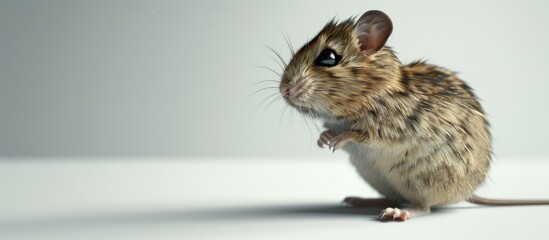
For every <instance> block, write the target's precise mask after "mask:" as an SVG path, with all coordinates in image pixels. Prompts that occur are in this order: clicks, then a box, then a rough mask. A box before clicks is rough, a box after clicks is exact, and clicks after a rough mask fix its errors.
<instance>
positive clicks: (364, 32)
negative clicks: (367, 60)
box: [355, 10, 393, 55]
mask: <svg viewBox="0 0 549 240" xmlns="http://www.w3.org/2000/svg"><path fill="white" fill-rule="evenodd" d="M355 27H356V36H357V38H358V41H359V43H360V50H362V51H366V54H368V55H370V54H374V53H376V52H377V51H379V49H381V48H382V47H383V45H385V42H387V39H388V38H389V36H390V35H391V32H393V23H392V22H391V19H390V18H389V16H387V15H386V14H385V13H383V12H382V11H378V10H372V11H368V12H366V13H364V14H362V16H361V17H360V18H359V19H358V21H357V22H356V25H355Z"/></svg>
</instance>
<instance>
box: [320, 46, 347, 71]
mask: <svg viewBox="0 0 549 240" xmlns="http://www.w3.org/2000/svg"><path fill="white" fill-rule="evenodd" d="M339 60H341V56H339V55H337V53H336V52H335V51H334V50H333V49H329V48H326V49H324V50H322V52H320V54H319V55H318V57H317V58H316V60H315V65H316V66H323V67H333V66H335V65H337V64H338V63H339Z"/></svg>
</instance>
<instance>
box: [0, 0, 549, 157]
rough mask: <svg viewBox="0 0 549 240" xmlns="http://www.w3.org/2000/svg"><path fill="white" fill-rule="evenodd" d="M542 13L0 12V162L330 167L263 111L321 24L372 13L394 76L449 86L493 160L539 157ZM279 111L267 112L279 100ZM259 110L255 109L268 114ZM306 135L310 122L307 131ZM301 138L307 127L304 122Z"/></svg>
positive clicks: (294, 8) (228, 8) (399, 6)
mask: <svg viewBox="0 0 549 240" xmlns="http://www.w3.org/2000/svg"><path fill="white" fill-rule="evenodd" d="M548 8H549V5H547V1H452V2H450V1H421V0H420V1H364V0H361V1H2V2H0V155H2V156H23V157H41V156H53V157H55V156H71V157H74V156H92V157H93V156H129V157H135V156H137V157H139V156H175V157H189V156H190V157H219V158H224V157H227V156H230V157H260V158H264V157H273V156H277V157H285V158H287V157H311V156H316V157H330V156H331V155H328V153H327V152H326V151H322V150H320V149H317V148H316V147H315V141H316V138H317V136H318V130H316V128H314V127H313V126H312V125H311V126H309V127H308V126H307V125H306V124H305V120H304V119H303V118H302V117H301V116H299V115H298V114H297V112H295V111H290V110H288V111H286V112H285V113H284V115H283V116H281V115H282V112H283V111H282V109H283V107H284V103H283V102H282V101H275V102H273V103H272V104H270V105H269V102H270V99H268V100H267V101H265V102H263V103H262V101H263V100H264V99H265V98H267V97H268V96H269V95H271V94H275V95H276V89H275V88H273V89H267V90H266V91H262V92H260V93H258V94H256V95H253V96H251V97H249V96H248V95H250V94H251V93H253V92H254V91H255V90H258V89H262V88H263V87H276V83H273V84H270V85H269V84H258V85H254V86H251V85H253V84H254V83H257V82H260V81H262V80H267V79H271V80H278V79H277V76H276V75H275V74H274V73H272V72H269V71H268V70H265V69H262V68H258V67H256V66H267V67H270V68H274V69H276V70H279V67H278V65H277V64H276V63H275V61H274V60H273V57H274V54H273V53H271V52H270V51H269V50H268V49H267V47H266V46H269V47H272V48H273V49H275V50H277V51H279V52H280V53H281V54H282V56H283V57H284V58H285V59H286V60H289V59H290V55H289V51H288V48H287V46H286V43H285V40H284V36H285V35H286V36H287V37H288V38H289V39H290V40H291V42H292V43H293V45H294V46H295V47H299V46H301V45H302V44H304V43H305V42H306V40H307V39H310V38H312V37H313V36H314V35H315V34H316V33H317V32H318V31H319V30H320V29H321V27H322V26H323V25H324V24H325V23H326V22H327V21H329V20H330V19H332V18H333V17H334V16H335V17H337V18H339V19H346V18H348V17H351V16H359V15H360V14H362V13H363V12H365V11H366V10H370V9H380V10H383V11H385V12H386V13H387V14H388V15H389V16H390V17H391V18H392V19H393V23H394V31H393V35H392V36H391V37H390V39H389V41H388V45H390V46H393V47H394V49H395V50H396V51H397V52H398V56H399V57H400V58H401V60H402V61H403V62H404V63H406V62H410V61H412V60H415V59H426V60H429V62H432V63H436V64H439V65H441V66H444V67H447V68H450V69H452V70H454V71H457V72H459V76H460V77H461V78H462V79H464V80H465V81H467V82H468V83H469V84H470V85H471V86H472V87H473V88H474V89H476V92H477V94H478V96H479V97H480V98H481V99H482V104H483V105H484V108H485V110H486V112H487V113H488V116H489V119H490V122H491V123H492V133H493V136H494V139H495V143H494V146H495V153H496V155H497V156H498V157H505V158H506V157H525V156H527V157H543V156H547V155H548V154H549V148H547V147H546V146H545V145H546V141H545V140H546V136H547V135H549V128H548V127H547V126H548V125H547V122H549V108H548V107H547V106H546V103H547V102H549V94H547V93H546V91H547V89H549V81H548V79H549V71H548V70H547V69H548V68H547V61H546V56H548V55H549V50H548V49H549V48H548V47H547V46H546V45H547V43H548V42H549V28H548V27H547V26H549V15H548V14H546V10H547V9H548ZM279 100H280V99H279ZM267 105H269V106H268V107H267ZM309 122H310V121H309ZM309 125H310V124H309Z"/></svg>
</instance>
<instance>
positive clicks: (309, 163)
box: [0, 155, 549, 239]
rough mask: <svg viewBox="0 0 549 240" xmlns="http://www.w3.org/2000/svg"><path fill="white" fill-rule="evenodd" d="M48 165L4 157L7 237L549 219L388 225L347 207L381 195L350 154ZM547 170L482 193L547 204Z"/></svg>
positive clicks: (358, 234)
mask: <svg viewBox="0 0 549 240" xmlns="http://www.w3.org/2000/svg"><path fill="white" fill-rule="evenodd" d="M335 156H337V155H335ZM48 160H49V161H46V160H44V159H35V160H30V159H4V160H3V161H0V239H350V238H361V239H381V238H387V237H389V238H395V239H396V238H398V239H469V238H472V237H475V236H476V237H478V238H480V237H486V239H502V238H503V239H526V238H532V239H535V238H541V237H545V236H546V234H545V231H546V228H547V223H546V218H547V216H548V215H549V207H547V206H534V207H478V206H474V205H471V204H468V203H462V204H458V205H454V206H448V207H445V208H443V209H441V210H439V211H435V212H434V213H433V214H431V215H430V216H426V217H421V218H416V219H411V220H410V221H407V222H386V223H384V222H380V221H378V220H377V216H376V215H377V214H378V212H379V210H380V209H379V208H371V209H370V208H363V209H353V208H349V207H344V206H341V205H340V204H339V201H340V200H341V199H342V198H343V197H345V196H347V195H359V196H364V197H374V196H376V194H375V193H374V192H373V191H372V190H371V189H370V188H369V187H366V186H365V185H364V184H363V183H362V181H361V180H360V179H359V178H358V177H357V175H356V174H355V172H354V170H353V169H352V167H351V166H350V165H349V164H348V163H347V161H346V160H344V159H343V158H341V157H335V158H334V159H329V160H298V159H293V160H288V159H285V160H277V159H270V161H265V160H264V159H261V160H255V159H247V160H239V159H231V160H232V161H227V160H226V159H223V160H221V159H217V160H216V159H200V160H199V159H160V158H159V159H48ZM548 170H549V162H548V161H546V160H525V159H516V160H501V161H497V162H496V164H495V166H494V167H493V169H492V177H491V180H490V181H488V182H487V184H486V185H485V187H483V189H482V190H480V191H479V193H480V194H481V195H483V196H487V197H507V198H519V197H520V198H525V197H526V198H549V191H548V190H547V186H548V184H549V178H547V176H546V172H547V171H548Z"/></svg>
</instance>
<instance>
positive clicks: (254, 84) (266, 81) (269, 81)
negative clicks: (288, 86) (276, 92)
mask: <svg viewBox="0 0 549 240" xmlns="http://www.w3.org/2000/svg"><path fill="white" fill-rule="evenodd" d="M262 83H276V84H277V85H278V84H279V83H280V81H278V80H271V79H269V80H263V81H259V82H256V83H252V84H250V85H248V86H247V88H251V87H254V86H256V85H259V84H262Z"/></svg>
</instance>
